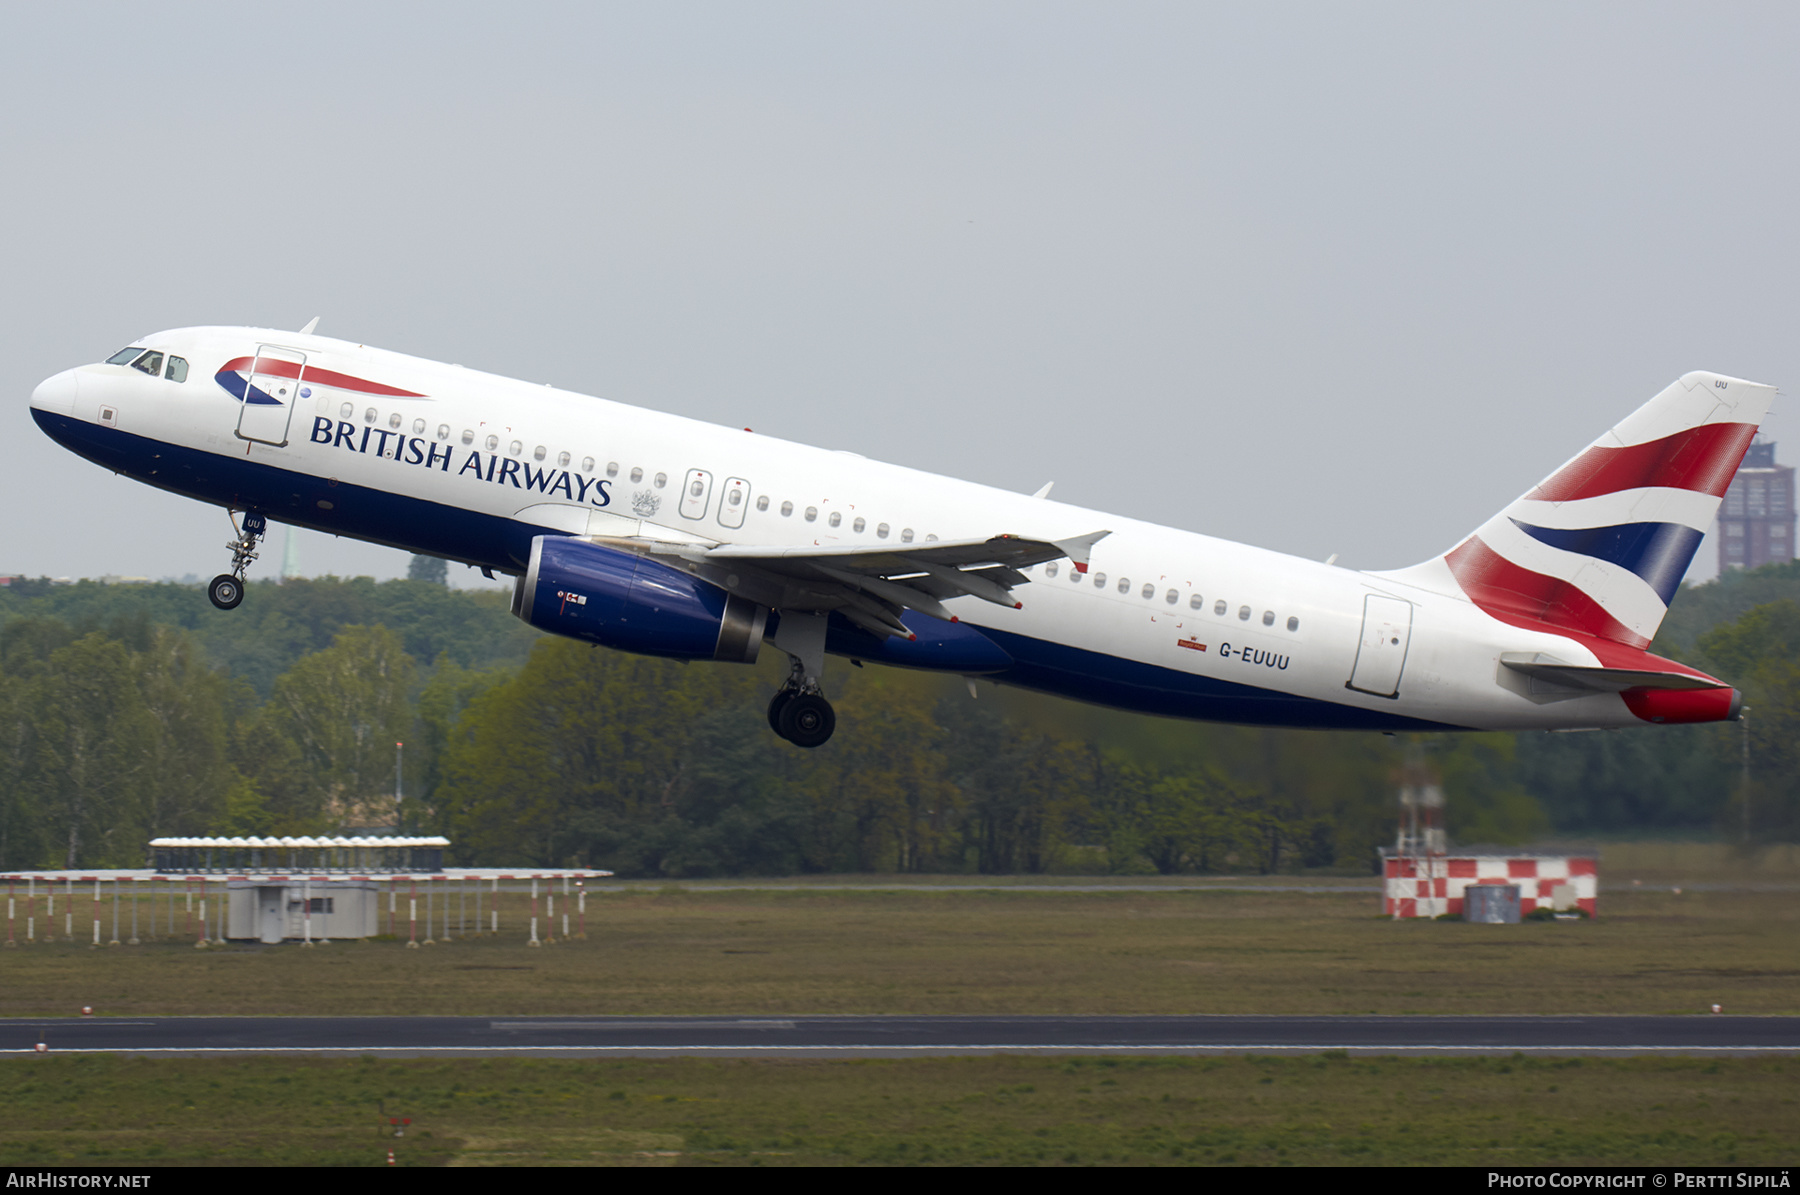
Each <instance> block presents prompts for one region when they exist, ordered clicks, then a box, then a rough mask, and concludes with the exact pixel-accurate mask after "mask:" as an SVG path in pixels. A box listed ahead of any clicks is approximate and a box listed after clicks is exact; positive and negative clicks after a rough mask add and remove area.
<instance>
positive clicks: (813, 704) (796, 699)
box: [769, 682, 837, 748]
mask: <svg viewBox="0 0 1800 1195" xmlns="http://www.w3.org/2000/svg"><path fill="white" fill-rule="evenodd" d="M790 683H791V682H790ZM769 726H770V728H771V729H773V730H774V731H775V733H776V734H778V735H780V736H781V737H782V738H784V739H786V740H787V741H788V742H790V743H792V744H794V746H796V747H809V748H810V747H819V746H823V745H824V743H825V740H827V739H829V738H830V737H831V732H832V731H833V730H836V729H837V714H836V713H834V712H833V711H832V708H831V703H830V702H829V701H827V700H825V694H823V693H821V692H819V691H818V689H817V688H816V687H815V688H814V689H813V691H812V692H810V693H808V692H805V691H803V690H800V689H793V688H789V687H788V686H787V685H783V686H782V687H781V688H780V689H778V690H776V693H775V696H774V697H773V698H772V699H771V700H770V701H769Z"/></svg>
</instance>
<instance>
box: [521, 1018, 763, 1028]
mask: <svg viewBox="0 0 1800 1195" xmlns="http://www.w3.org/2000/svg"><path fill="white" fill-rule="evenodd" d="M488 1028H489V1029H608V1030H611V1029H792V1028H794V1022H792V1021H661V1020H658V1021H489V1022H488Z"/></svg>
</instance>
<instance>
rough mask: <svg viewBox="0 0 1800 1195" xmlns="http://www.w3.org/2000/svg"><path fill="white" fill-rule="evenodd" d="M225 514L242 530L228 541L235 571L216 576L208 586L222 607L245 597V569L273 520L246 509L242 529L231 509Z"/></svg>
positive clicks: (209, 594)
mask: <svg viewBox="0 0 1800 1195" xmlns="http://www.w3.org/2000/svg"><path fill="white" fill-rule="evenodd" d="M225 516H226V517H227V518H229V519H231V529H232V530H233V531H236V532H237V533H238V535H237V538H236V539H234V540H232V541H231V542H229V543H227V544H226V545H225V546H226V547H227V548H230V549H231V571H230V572H228V573H220V574H219V575H218V576H216V577H214V578H213V579H212V584H210V585H208V586H207V587H206V596H207V597H208V598H209V599H210V600H211V601H212V604H213V605H215V606H217V607H218V608H219V609H221V610H235V609H237V608H238V605H239V604H240V603H242V602H243V600H244V570H246V569H248V568H249V567H250V562H251V561H253V560H255V559H256V548H257V545H258V544H260V543H261V542H262V537H263V535H264V534H265V533H266V532H267V531H268V530H269V523H268V520H267V519H265V518H263V516H262V515H260V514H257V513H256V512H255V511H246V512H245V513H244V525H243V527H242V528H241V529H240V528H239V527H238V521H237V519H236V518H235V517H234V516H233V515H232V513H231V512H230V511H226V512H225Z"/></svg>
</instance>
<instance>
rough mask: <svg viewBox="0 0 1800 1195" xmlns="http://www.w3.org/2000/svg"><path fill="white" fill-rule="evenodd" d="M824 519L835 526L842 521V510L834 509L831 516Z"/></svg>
mask: <svg viewBox="0 0 1800 1195" xmlns="http://www.w3.org/2000/svg"><path fill="white" fill-rule="evenodd" d="M825 521H826V522H827V523H830V524H831V525H832V526H833V527H836V526H837V525H838V524H839V523H841V522H843V521H844V512H843V511H841V510H834V511H832V512H831V517H830V518H829V519H826V520H825Z"/></svg>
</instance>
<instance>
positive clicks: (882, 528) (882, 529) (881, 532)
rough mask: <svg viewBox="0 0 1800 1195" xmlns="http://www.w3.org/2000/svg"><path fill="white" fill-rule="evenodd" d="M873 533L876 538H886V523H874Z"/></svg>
mask: <svg viewBox="0 0 1800 1195" xmlns="http://www.w3.org/2000/svg"><path fill="white" fill-rule="evenodd" d="M875 535H876V537H877V538H878V539H886V538H887V537H888V525H887V524H886V523H877V524H875Z"/></svg>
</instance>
